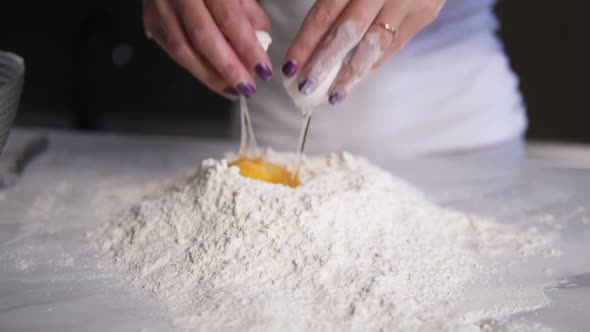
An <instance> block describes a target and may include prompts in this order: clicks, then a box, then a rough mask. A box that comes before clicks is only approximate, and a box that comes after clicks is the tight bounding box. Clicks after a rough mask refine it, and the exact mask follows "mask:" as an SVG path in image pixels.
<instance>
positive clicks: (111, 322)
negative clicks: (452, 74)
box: [0, 130, 590, 331]
mask: <svg viewBox="0 0 590 332" xmlns="http://www.w3.org/2000/svg"><path fill="white" fill-rule="evenodd" d="M40 134H43V133H42V132H41V131H40V130H15V131H13V135H12V136H11V138H10V140H9V144H8V146H7V149H6V151H5V154H4V155H3V156H2V159H4V160H6V159H9V158H11V156H13V155H14V154H15V153H16V152H15V151H16V150H18V149H19V146H22V144H23V142H27V141H28V140H30V139H31V138H32V137H35V136H37V135H40ZM45 134H46V135H48V136H49V140H50V147H49V150H48V151H47V152H46V153H45V154H43V155H42V156H40V158H38V159H37V160H35V161H34V162H33V163H32V164H31V165H30V167H28V168H27V169H26V171H25V173H24V175H23V176H22V177H21V178H20V179H18V181H17V182H16V184H15V185H14V186H11V187H9V188H6V189H0V331H80V330H84V331H105V330H117V331H166V330H171V329H172V326H171V325H170V319H169V318H170V316H169V315H170V313H169V312H168V310H167V309H166V307H165V306H163V305H162V304H160V303H158V302H157V301H155V300H154V299H152V298H151V297H150V296H148V294H146V293H145V292H144V291H143V290H141V289H133V288H131V287H129V286H127V285H126V283H125V282H124V281H123V280H122V279H121V276H120V275H119V274H118V273H117V272H115V271H113V270H112V269H110V268H109V267H108V266H104V265H103V264H102V263H101V262H100V261H99V260H98V259H97V256H96V253H95V252H94V250H93V249H92V248H91V246H90V245H89V244H88V242H87V240H86V238H85V233H86V232H87V231H89V230H92V229H93V228H94V227H96V226H97V225H98V224H100V223H102V222H104V221H105V220H106V218H107V216H108V215H109V214H110V213H112V211H114V210H116V209H121V208H124V207H125V206H127V205H128V204H130V203H132V202H133V201H134V200H136V199H138V195H139V192H140V190H136V189H134V188H140V187H143V188H145V187H146V186H149V185H150V184H151V183H154V181H155V180H156V179H159V178H165V177H170V176H172V175H175V174H181V173H183V172H185V171H186V170H188V169H190V168H194V167H196V166H197V165H199V164H200V161H201V160H203V159H204V158H207V157H220V156H222V155H223V154H224V153H225V152H227V151H230V150H232V149H233V148H234V147H235V146H236V144H235V142H228V141H225V142H224V141H217V140H202V139H201V140H199V139H188V138H163V137H160V138H148V137H125V136H118V135H83V134H78V133H72V132H48V133H45ZM369 158H370V159H373V160H374V161H375V162H376V163H378V164H380V165H381V166H383V167H384V168H386V169H388V170H389V171H391V172H392V173H394V174H396V175H398V176H401V177H404V178H406V179H407V180H409V181H410V182H412V183H414V184H415V185H417V186H418V187H420V188H422V189H423V190H424V191H425V192H426V193H427V195H428V196H429V197H431V198H432V199H433V200H435V201H437V202H438V203H440V204H442V205H445V206H451V207H454V208H459V209H462V210H468V211H473V212H476V213H480V214H484V215H489V216H491V217H493V218H495V219H496V220H498V222H505V223H515V224H523V225H524V224H527V223H533V222H537V223H538V222H539V220H541V221H542V220H544V219H547V218H551V219H552V220H556V222H557V224H558V225H559V230H558V232H559V239H558V241H557V245H558V246H560V249H561V250H563V252H564V256H563V257H561V258H560V259H559V260H556V261H551V262H549V261H548V262H546V263H545V264H548V266H547V267H548V268H555V269H556V270H557V271H559V273H557V274H556V275H555V281H558V280H561V281H562V282H561V283H558V284H557V286H556V287H551V288H547V289H546V291H545V294H546V295H547V296H548V297H549V298H550V300H551V303H550V304H549V306H548V307H546V308H542V309H539V310H537V311H536V312H532V313H527V314H524V315H521V318H522V319H526V320H529V321H536V322H540V323H543V324H545V325H547V326H550V327H554V328H556V329H558V330H563V331H584V330H588V329H589V328H590V317H589V315H588V313H590V169H589V168H585V167H567V168H564V167H550V166H547V165H539V164H538V163H536V162H535V161H531V160H524V161H515V160H512V161H508V160H493V159H481V158H468V157H461V158H459V157H457V158H454V159H436V160H435V159H431V160H425V159H422V160H396V159H391V158H379V156H374V158H371V157H369ZM2 159H0V164H1V163H2V161H1V160H2ZM4 162H5V161H4ZM0 170H1V167H0ZM105 207H108V209H105ZM541 224H542V223H541ZM552 265H555V266H552ZM564 281H565V282H564ZM559 285H563V286H559Z"/></svg>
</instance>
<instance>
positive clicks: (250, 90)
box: [238, 82, 256, 98]
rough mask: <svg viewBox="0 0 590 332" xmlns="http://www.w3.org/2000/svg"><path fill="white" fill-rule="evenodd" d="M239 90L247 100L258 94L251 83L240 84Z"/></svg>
mask: <svg viewBox="0 0 590 332" xmlns="http://www.w3.org/2000/svg"><path fill="white" fill-rule="evenodd" d="M238 90H240V92H241V93H242V94H243V95H244V96H246V97H247V98H250V97H252V96H253V95H254V94H255V93H256V88H255V87H254V85H252V83H249V82H240V83H238Z"/></svg>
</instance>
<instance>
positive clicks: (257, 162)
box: [230, 158, 299, 187]
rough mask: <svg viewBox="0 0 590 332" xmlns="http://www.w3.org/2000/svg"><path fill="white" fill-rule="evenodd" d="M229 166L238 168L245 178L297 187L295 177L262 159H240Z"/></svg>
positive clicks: (297, 183)
mask: <svg viewBox="0 0 590 332" xmlns="http://www.w3.org/2000/svg"><path fill="white" fill-rule="evenodd" d="M230 166H238V167H239V168H240V175H241V176H244V177H247V178H251V179H256V180H260V181H265V182H270V183H274V184H282V185H285V186H289V187H297V186H298V185H299V179H298V178H297V176H292V175H291V173H290V172H289V171H287V170H286V169H285V168H284V167H281V166H279V165H276V164H273V163H271V162H268V161H266V160H263V159H245V158H240V159H238V160H236V161H234V162H233V163H231V164H230Z"/></svg>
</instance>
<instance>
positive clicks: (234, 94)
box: [223, 86, 238, 97]
mask: <svg viewBox="0 0 590 332" xmlns="http://www.w3.org/2000/svg"><path fill="white" fill-rule="evenodd" d="M223 93H224V94H226V95H228V96H230V97H237V96H238V90H236V89H235V88H233V87H231V86H228V87H227V88H225V89H223Z"/></svg>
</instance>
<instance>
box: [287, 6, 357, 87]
mask: <svg viewBox="0 0 590 332" xmlns="http://www.w3.org/2000/svg"><path fill="white" fill-rule="evenodd" d="M349 2H350V0H318V1H317V2H316V3H315V4H314V6H313V7H312V8H311V10H310V11H309V13H308V14H307V16H306V17H305V20H304V21H303V24H302V25H301V29H300V30H299V32H298V33H297V36H296V37H295V40H293V43H292V44H291V47H290V48H289V50H288V51H287V55H286V60H285V64H284V65H283V68H282V69H283V74H284V75H285V76H286V77H292V76H294V75H295V73H296V72H297V69H298V67H299V66H301V67H303V66H305V65H306V63H307V61H308V60H309V58H310V57H311V55H312V54H313V51H314V50H315V48H316V46H318V45H319V44H320V42H321V40H322V39H323V38H324V35H325V34H326V33H327V32H328V31H329V30H330V27H331V26H332V25H333V24H334V22H336V20H337V19H338V17H339V16H340V14H341V13H342V11H343V10H344V8H346V5H347V4H348V3H349Z"/></svg>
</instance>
